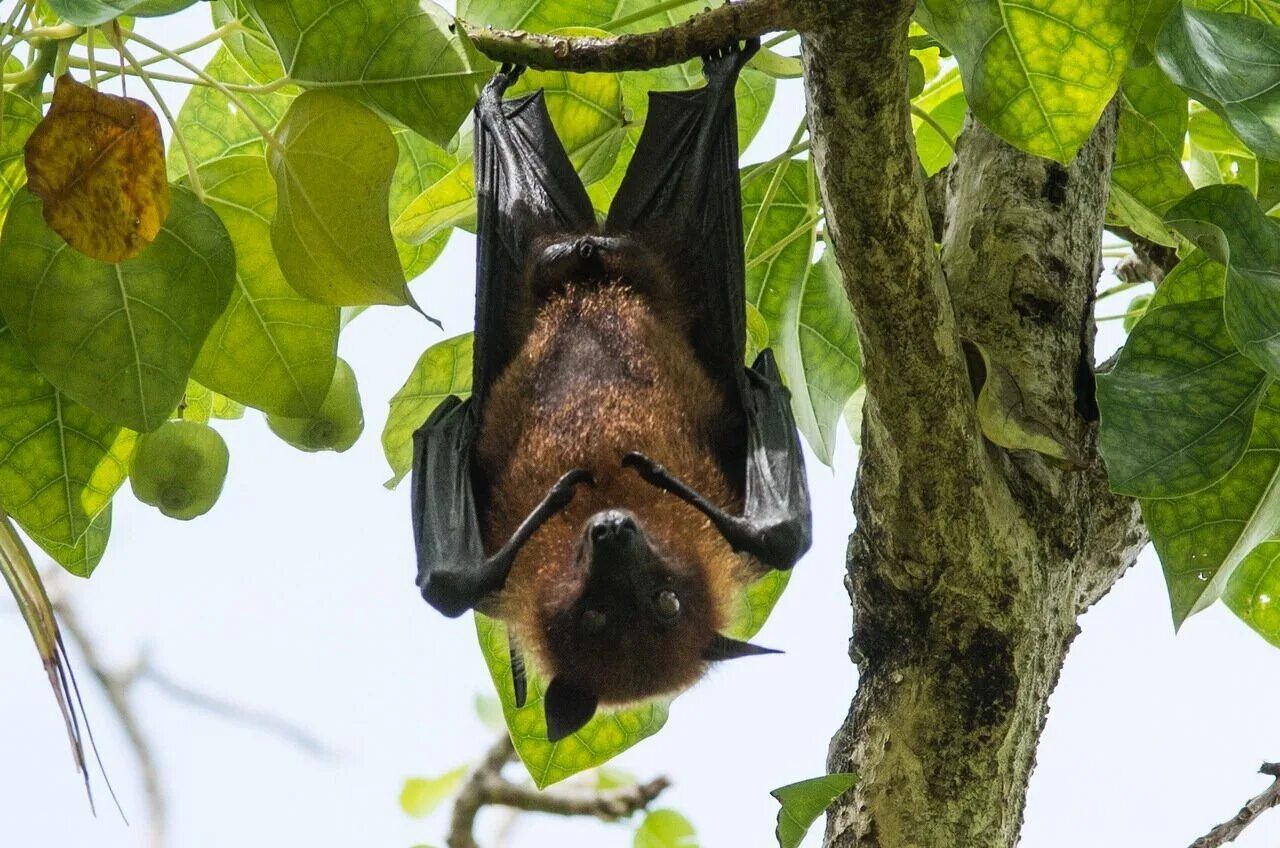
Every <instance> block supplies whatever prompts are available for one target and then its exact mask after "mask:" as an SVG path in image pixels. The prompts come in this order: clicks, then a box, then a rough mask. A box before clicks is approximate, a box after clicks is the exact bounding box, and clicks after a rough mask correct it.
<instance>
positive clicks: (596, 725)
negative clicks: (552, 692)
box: [475, 613, 670, 789]
mask: <svg viewBox="0 0 1280 848" xmlns="http://www.w3.org/2000/svg"><path fill="white" fill-rule="evenodd" d="M475 619H476V634H477V636H478V637H479V639H480V650H481V653H482V654H483V655H484V660H485V664H486V665H487V666H488V667H489V675H490V676H491V677H492V678H493V685H494V688H495V689H496V690H497V693H498V697H499V699H500V700H501V701H502V714H503V717H504V718H505V719H506V722H507V729H508V730H509V731H510V732H511V741H512V742H513V743H514V745H515V748H516V753H517V754H518V755H519V756H520V759H521V761H522V762H523V763H524V765H525V768H526V769H528V771H529V776H530V777H532V778H533V782H534V783H535V784H536V785H537V787H538V788H539V789H545V788H546V787H548V786H550V785H551V784H553V783H557V782H559V781H561V780H564V779H565V778H566V777H570V776H572V775H574V774H577V773H578V772H580V771H585V770H586V769H589V768H594V767H595V766H598V765H601V764H602V763H606V762H608V761H609V760H611V759H612V758H613V757H615V756H617V755H618V754H620V753H621V752H623V751H625V750H626V749H627V748H630V747H631V746H632V745H634V744H636V743H637V742H639V741H640V740H642V739H645V738H647V737H649V736H652V735H653V734H655V733H657V732H658V731H659V730H661V729H662V725H663V724H665V723H666V721H667V711H668V708H669V706H670V701H650V702H647V703H645V704H641V705H639V706H635V707H627V708H623V709H617V710H611V709H602V710H600V711H598V712H597V713H596V715H595V717H594V718H592V719H591V721H589V722H587V724H586V725H585V726H584V727H583V728H582V729H581V730H579V731H578V732H577V733H575V734H573V735H572V736H569V737H567V738H565V739H562V740H560V741H559V742H550V741H548V740H547V723H546V718H545V717H544V715H543V709H542V695H543V692H544V691H545V689H546V684H545V682H544V681H543V679H542V677H541V675H539V674H538V673H537V670H536V669H534V668H532V667H531V666H530V665H528V664H526V676H527V678H528V684H529V689H528V698H527V700H526V702H525V705H524V706H523V707H521V708H520V709H516V705H515V692H514V690H513V688H512V683H511V657H510V653H509V651H508V642H507V628H506V626H505V625H504V624H503V623H502V622H500V621H498V620H497V619H493V618H489V617H487V616H485V615H482V614H481V613H476V615H475Z"/></svg>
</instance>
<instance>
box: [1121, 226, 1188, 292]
mask: <svg viewBox="0 0 1280 848" xmlns="http://www.w3.org/2000/svg"><path fill="white" fill-rule="evenodd" d="M1107 230H1108V231H1109V232H1111V233H1113V234H1114V235H1117V236H1119V237H1120V238H1122V239H1124V240H1125V241H1127V242H1129V246H1130V248H1131V249H1132V250H1133V253H1132V254H1130V255H1129V256H1128V257H1126V258H1125V259H1124V260H1123V261H1121V263H1120V265H1119V267H1117V268H1116V276H1118V277H1119V278H1120V279H1122V280H1124V281H1125V282H1127V283H1132V282H1145V281H1148V280H1150V281H1151V282H1153V283H1155V284H1156V285H1157V286H1158V285H1160V283H1161V282H1162V281H1163V280H1164V278H1165V275H1166V274H1168V273H1169V272H1170V271H1172V270H1173V267H1174V266H1175V265H1177V264H1178V251H1176V250H1174V249H1173V248H1172V247H1166V246H1165V245H1163V244H1157V243H1156V242H1154V241H1151V240H1150V239H1148V238H1146V237H1145V236H1140V235H1138V234H1137V233H1135V232H1134V231H1133V230H1131V229H1129V228H1128V227H1120V226H1114V225H1109V226H1108V227H1107Z"/></svg>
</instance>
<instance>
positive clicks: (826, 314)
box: [742, 159, 862, 465]
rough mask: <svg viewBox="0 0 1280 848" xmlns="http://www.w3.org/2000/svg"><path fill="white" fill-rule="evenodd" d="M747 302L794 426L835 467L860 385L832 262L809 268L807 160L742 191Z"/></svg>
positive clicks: (812, 245)
mask: <svg viewBox="0 0 1280 848" xmlns="http://www.w3.org/2000/svg"><path fill="white" fill-rule="evenodd" d="M742 200H743V204H742V208H743V218H744V227H745V229H746V236H745V238H746V264H747V290H746V296H747V302H748V303H749V304H751V305H752V306H754V307H756V308H757V309H758V310H759V311H760V313H761V314H762V315H763V316H764V319H765V322H766V324H767V325H768V327H769V344H770V346H771V347H772V348H773V349H774V353H775V354H776V355H777V358H778V366H779V368H780V369H781V371H782V375H783V379H784V380H785V381H786V383H787V386H788V387H789V388H790V389H791V407H792V411H793V412H794V413H795V417H796V424H797V425H798V426H799V428H800V432H801V433H803V434H804V436H805V438H806V439H807V440H808V442H809V444H810V446H811V447H812V448H813V450H814V453H816V454H817V455H818V458H819V459H821V460H822V461H823V462H824V463H826V464H828V465H830V464H831V460H832V454H833V452H834V448H835V436H836V431H837V428H838V424H839V421H840V415H841V413H842V412H843V411H844V407H845V404H846V403H847V402H848V400H849V396H850V395H852V394H853V392H854V390H855V389H857V388H858V385H859V383H860V382H861V381H862V368H861V365H860V360H859V350H858V337H857V333H856V331H855V329H854V324H853V311H852V308H851V307H850V305H849V301H848V298H847V297H846V295H845V292H844V284H843V281H842V280H841V277H840V272H839V269H838V268H837V267H836V264H835V257H834V256H833V255H830V252H829V251H828V252H825V253H823V255H822V257H821V258H820V259H818V261H816V262H814V261H812V257H813V255H814V252H815V249H816V245H817V222H818V217H819V208H818V203H819V199H818V190H817V183H816V178H815V176H814V174H813V170H812V165H811V162H810V161H809V160H800V159H793V160H789V161H787V162H783V163H780V164H779V165H777V166H775V167H773V168H770V169H768V170H767V171H763V172H762V171H754V172H750V174H749V177H748V178H747V179H745V180H744V184H743V187H742Z"/></svg>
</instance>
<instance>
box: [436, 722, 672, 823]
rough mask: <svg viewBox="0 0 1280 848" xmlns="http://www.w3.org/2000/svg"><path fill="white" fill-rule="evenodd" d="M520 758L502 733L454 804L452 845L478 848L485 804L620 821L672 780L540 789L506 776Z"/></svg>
mask: <svg viewBox="0 0 1280 848" xmlns="http://www.w3.org/2000/svg"><path fill="white" fill-rule="evenodd" d="M514 757H515V748H514V747H512V745H511V738H510V737H509V736H508V735H507V734H506V733H503V734H502V738H500V739H499V740H498V741H497V742H495V743H494V744H493V747H491V748H490V749H489V750H488V751H487V752H486V753H485V755H484V757H482V758H481V760H480V762H479V763H477V764H476V767H475V768H474V769H472V771H471V774H470V775H468V777H467V779H466V782H465V783H463V785H462V790H461V791H460V792H459V793H458V797H457V800H455V801H454V804H453V820H452V821H451V823H450V825H449V837H448V841H447V844H448V846H449V848H477V844H476V840H475V836H474V835H473V832H472V831H473V829H474V827H475V821H476V815H477V814H478V813H479V812H480V810H481V809H482V808H483V807H485V806H490V805H494V806H501V807H508V808H510V809H513V810H521V811H524V812H531V813H550V814H552V815H557V816H591V817H594V818H598V819H602V820H604V821H616V820H617V819H621V818H626V817H627V816H629V815H631V814H633V813H636V812H638V811H640V810H643V809H645V808H646V807H648V806H649V804H651V803H652V802H653V800H654V799H655V798H657V797H658V796H659V795H661V794H662V792H663V790H665V789H666V788H667V787H668V786H669V785H670V781H668V780H667V778H665V777H658V778H655V779H654V780H651V781H649V782H648V783H637V784H633V785H631V786H622V787H619V788H617V789H608V790H600V791H590V790H563V789H562V790H557V791H551V792H539V791H538V790H536V789H533V788H531V787H528V786H521V785H519V784H516V783H512V782H511V781H509V780H507V779H506V778H505V777H503V776H502V769H503V767H504V766H505V765H506V764H507V763H508V762H510V761H511V760H512V759H513V758H514Z"/></svg>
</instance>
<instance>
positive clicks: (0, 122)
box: [0, 91, 41, 223]
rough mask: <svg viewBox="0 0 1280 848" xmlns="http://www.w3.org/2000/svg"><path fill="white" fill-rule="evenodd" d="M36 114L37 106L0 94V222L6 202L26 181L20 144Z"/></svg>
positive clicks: (38, 121) (23, 140) (37, 114)
mask: <svg viewBox="0 0 1280 848" xmlns="http://www.w3.org/2000/svg"><path fill="white" fill-rule="evenodd" d="M40 117H41V116H40V110H39V109H38V108H36V107H35V106H33V105H32V104H31V103H30V102H28V101H26V100H23V99H22V98H21V97H19V96H18V95H16V94H13V93H12V92H8V91H6V92H4V95H3V97H0V223H3V222H4V216H5V210H6V209H7V208H8V206H9V202H10V201H11V200H13V198H14V196H15V195H17V193H18V190H19V189H20V188H22V187H23V186H24V185H26V184H27V168H26V165H25V163H24V162H23V150H22V146H23V145H24V144H26V143H27V138H28V137H29V136H30V135H31V131H32V130H33V129H35V128H36V124H38V123H40Z"/></svg>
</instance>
